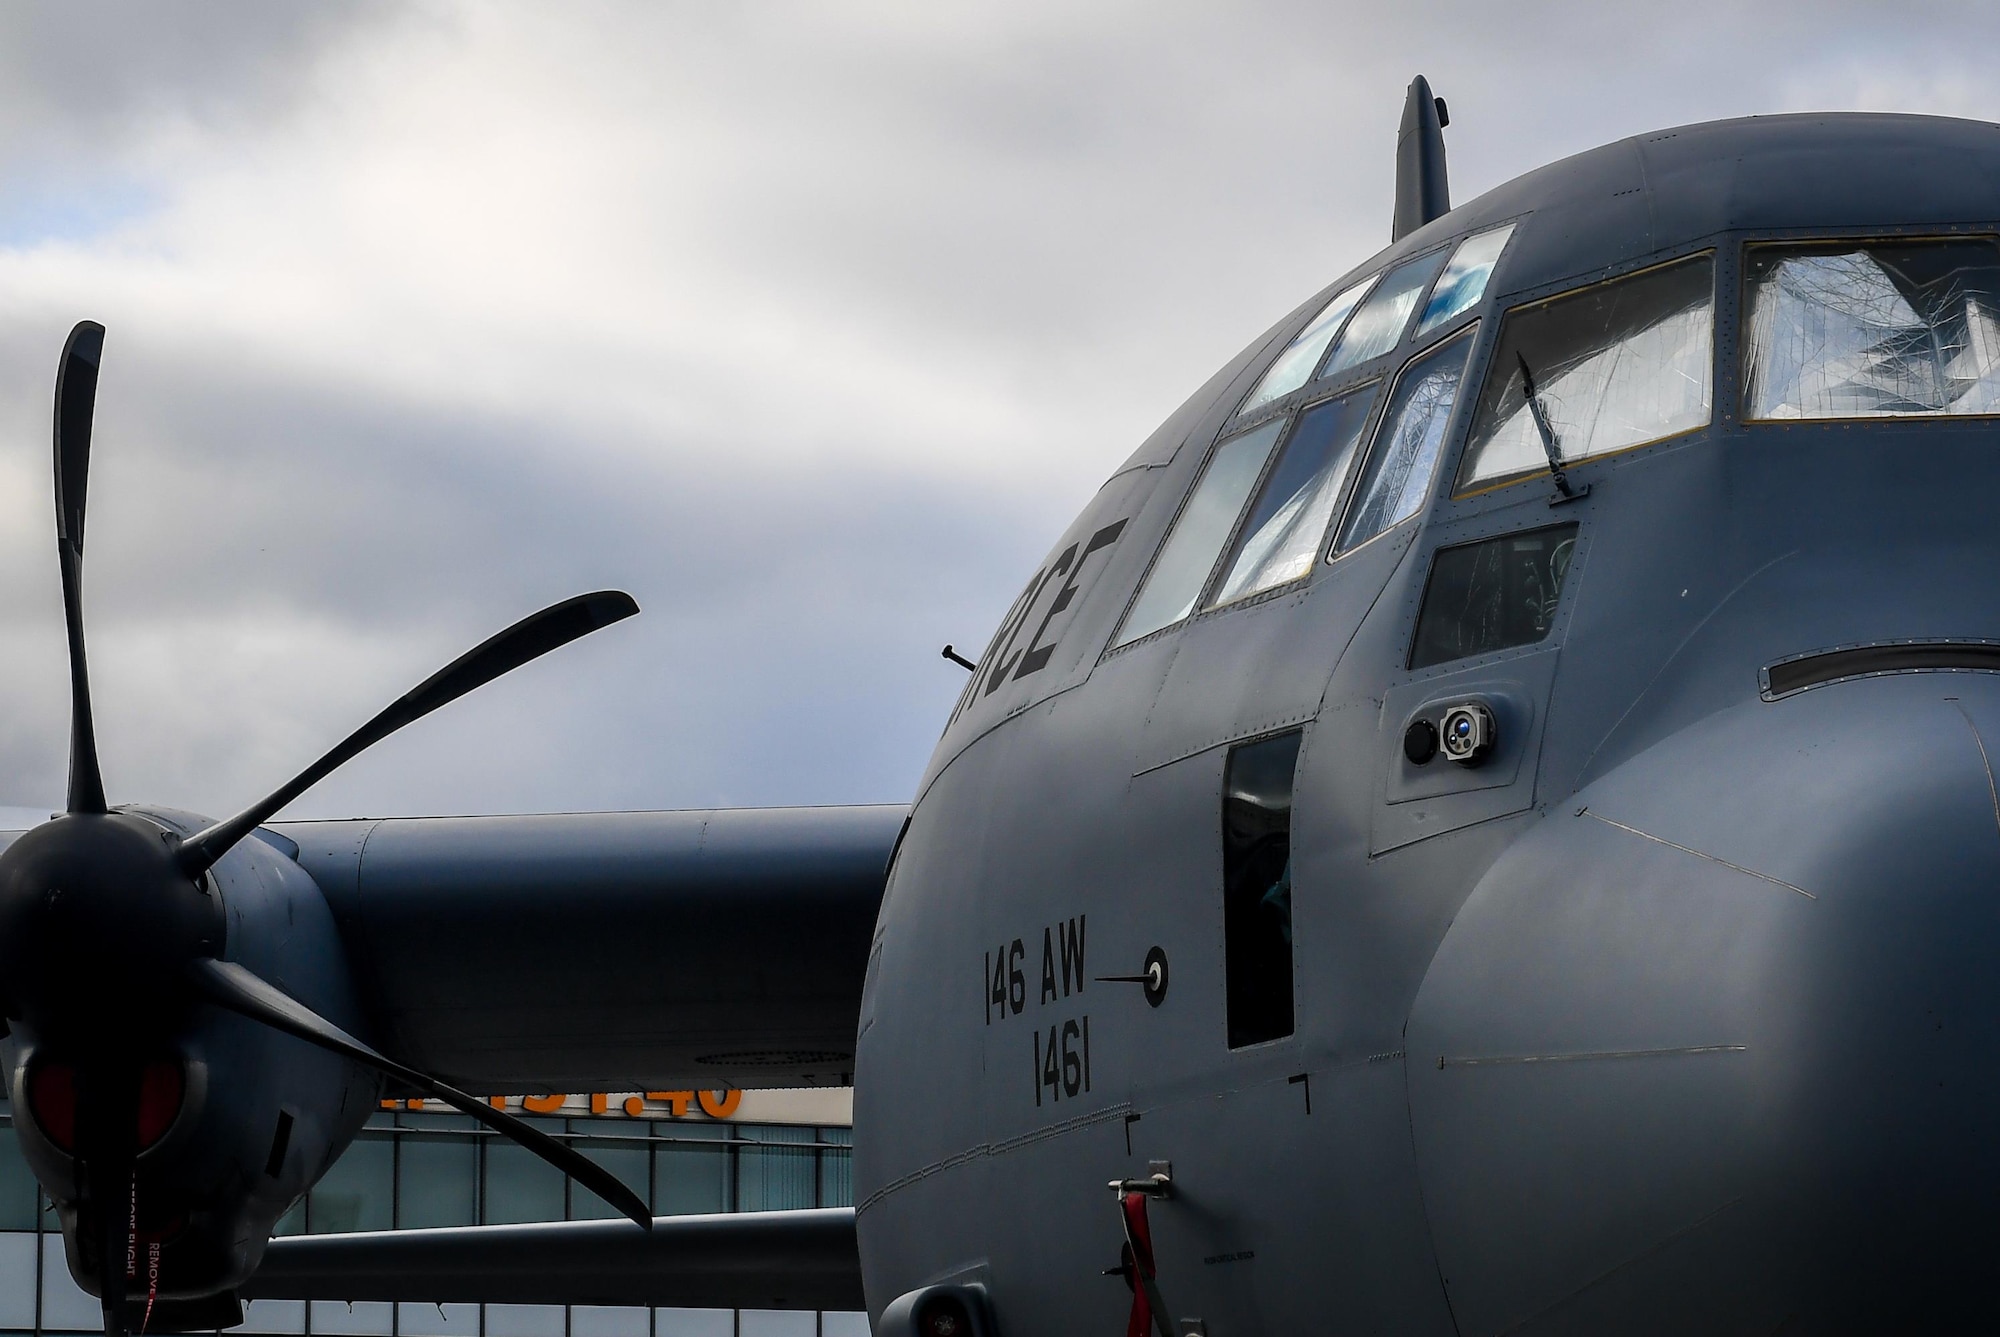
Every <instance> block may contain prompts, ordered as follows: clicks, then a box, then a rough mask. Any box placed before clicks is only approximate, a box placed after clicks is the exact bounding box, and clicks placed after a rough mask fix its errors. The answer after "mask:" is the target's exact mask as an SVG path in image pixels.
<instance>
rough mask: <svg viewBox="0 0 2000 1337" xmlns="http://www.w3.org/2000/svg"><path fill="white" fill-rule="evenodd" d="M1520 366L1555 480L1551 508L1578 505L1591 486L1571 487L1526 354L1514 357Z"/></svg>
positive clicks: (1525, 393) (1530, 412)
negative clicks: (1570, 502) (1567, 503)
mask: <svg viewBox="0 0 2000 1337" xmlns="http://www.w3.org/2000/svg"><path fill="white" fill-rule="evenodd" d="M1514 356H1515V357H1516V358H1518V359H1520V363H1521V397H1522V398H1523V399H1525V400H1526V401H1527V403H1528V416H1529V417H1531V418H1533V419H1534V420H1535V431H1536V433H1537V434H1539V435H1540V436H1541V438H1542V452H1543V453H1544V454H1546V455H1547V456H1548V457H1549V477H1550V478H1553V479H1554V480H1555V484H1556V492H1557V493H1558V495H1557V496H1553V497H1550V498H1549V505H1551V506H1560V505H1562V504H1563V503H1564V502H1566V501H1575V500H1577V499H1578V498H1580V497H1587V496H1589V495H1590V484H1588V483H1585V484H1584V485H1583V486H1582V487H1580V488H1574V487H1571V486H1570V483H1569V474H1568V473H1567V472H1565V471H1564V469H1563V453H1562V442H1561V441H1560V440H1559V439H1558V438H1557V437H1556V433H1555V429H1554V428H1552V427H1550V426H1549V415H1548V410H1547V409H1545V408H1543V407H1542V397H1541V396H1540V395H1538V394H1536V393H1535V373H1533V372H1532V371H1529V370H1528V357H1527V354H1525V353H1519V352H1517V353H1515V354H1514Z"/></svg>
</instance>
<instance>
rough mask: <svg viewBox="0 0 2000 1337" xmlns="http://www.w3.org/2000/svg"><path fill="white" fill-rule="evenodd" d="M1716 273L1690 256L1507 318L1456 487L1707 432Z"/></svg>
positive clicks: (1706, 259) (1703, 259)
mask: <svg viewBox="0 0 2000 1337" xmlns="http://www.w3.org/2000/svg"><path fill="white" fill-rule="evenodd" d="M1714 268H1715V266H1714V261H1713V258H1712V257H1711V256H1709V255H1707V254H1701V255H1695V256H1690V257H1689V258H1688V259H1685V260H1677V261H1674V262H1673V263H1671V264H1665V265H1659V266H1656V267H1654V268H1652V269H1646V270H1641V271H1640V272H1639V273H1636V274H1628V275H1626V276H1624V277H1623V278H1617V279H1612V280H1610V281H1609V282H1605V283H1598V284H1593V285H1591V286H1590V287H1588V288H1583V289H1580V290H1578V291H1576V292H1570V293H1564V294H1562V295H1561V296H1558V297H1552V298H1549V299H1547V300H1546V301H1541V302H1534V303H1530V304H1528V305H1526V306H1519V307H1516V308H1514V309H1513V310H1511V311H1509V312H1508V313H1507V319H1506V322H1505V323H1504V324H1503V325H1501V327H1500V342H1499V347H1498V348H1497V349H1495V351H1494V355H1493V363H1492V370H1491V371H1489V372H1488V373H1487V376H1486V385H1485V388H1484V390H1482V391H1481V393H1480V396H1479V411H1478V413H1476V414H1475V415H1474V417H1473V422H1472V434H1471V437H1470V439H1469V440H1468V442H1467V444H1466V448H1465V462H1464V463H1463V464H1462V465H1461V466H1460V468H1459V474H1458V491H1459V492H1460V493H1464V492H1467V491H1470V490H1473V489H1476V488H1481V487H1488V486H1492V485H1493V484H1496V483H1500V482H1506V481H1511V480H1514V479H1518V478H1527V477H1531V476H1533V475H1535V474H1542V473H1547V472H1548V471H1549V465H1550V461H1551V457H1553V458H1555V459H1559V460H1562V461H1564V462H1574V461H1577V460H1585V459H1589V458H1591V457H1592V456H1595V455H1608V454H1610V453H1611V452H1613V451H1619V450H1629V449H1631V448H1633V447H1634V446H1641V445H1645V444H1646V443H1647V442H1650V441H1659V440H1662V439H1664V438H1666V437H1669V436H1677V435H1679V434H1680V433H1682V432H1687V431H1692V430H1694V429H1696V428H1698V427H1705V426H1707V424H1708V421H1709V416H1710V410H1711V406H1712V400H1713V394H1712V387H1711V384H1710V382H1711V379H1712V377H1711V372H1710V363H1711V362H1712V361H1713V359H1714V346H1715V345H1714V342H1713V340H1714V324H1715V319H1714V298H1713V289H1714V278H1713V274H1714ZM1531 387H1532V390H1531ZM1537 411H1539V414H1540V421H1537ZM1545 431H1546V437H1545V435H1544V432H1545Z"/></svg>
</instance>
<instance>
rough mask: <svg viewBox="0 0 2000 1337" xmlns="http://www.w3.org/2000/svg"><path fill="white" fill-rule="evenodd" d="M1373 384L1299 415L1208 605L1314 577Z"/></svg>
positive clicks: (1351, 464) (1372, 396)
mask: <svg viewBox="0 0 2000 1337" xmlns="http://www.w3.org/2000/svg"><path fill="white" fill-rule="evenodd" d="M1377 384H1379V382H1375V383H1371V384H1370V385H1368V386H1367V387H1366V388H1365V389H1361V390H1356V391H1353V392H1352V393H1349V394H1345V395H1342V396H1341V397H1340V398H1339V399H1329V400H1327V401H1326V402H1325V403H1323V404H1315V405H1313V406H1312V407H1311V408H1309V409H1307V410H1306V411H1305V412H1304V413H1301V414H1300V415H1299V421H1298V426H1297V427H1295V428H1293V429H1292V434H1291V437H1290V438H1289V439H1288V440H1286V442H1285V448H1284V451H1283V452H1282V453H1281V454H1279V456H1278V462H1277V463H1276V464H1274V465H1272V466H1271V471H1270V473H1269V475H1267V476H1266V478H1265V479H1264V487H1263V490H1262V491H1260V492H1259V493H1258V494H1257V501H1256V503H1255V504H1254V505H1252V506H1251V508H1250V518H1249V519H1248V520H1246V521H1244V523H1243V530H1242V533H1241V534H1240V535H1239V536H1238V537H1237V540H1236V547H1235V550H1234V551H1232V552H1231V553H1230V555H1229V564H1228V566H1227V567H1226V568H1225V569H1226V570H1227V571H1228V574H1227V575H1226V576H1224V577H1223V579H1222V585H1221V587H1220V588H1219V589H1217V591H1216V592H1215V596H1214V598H1213V599H1211V600H1210V602H1211V603H1215V604H1225V603H1231V602H1233V601H1235V600H1237V599H1242V598H1246V597H1248V596H1249V595H1252V594H1255V593H1257V592H1258V591H1259V590H1267V589H1270V588H1272V587H1273V586H1275V585H1282V584H1284V583H1285V582H1286V581H1288V580H1297V579H1298V578H1299V577H1301V576H1303V575H1306V574H1308V573H1309V572H1311V570H1312V566H1313V561H1314V559H1315V558H1317V557H1318V556H1319V550H1320V547H1321V545H1322V544H1324V543H1325V542H1326V530H1327V525H1328V524H1329V523H1330V522H1331V521H1332V519H1333V508H1334V506H1335V504H1336V503H1338V502H1339V500H1340V492H1341V488H1342V487H1344V486H1345V485H1346V483H1347V475H1348V473H1349V471H1350V470H1352V468H1353V467H1354V449H1355V446H1356V445H1358V444H1359V443H1360V441H1361V429H1362V428H1363V427H1365V426H1367V424H1368V407H1369V405H1370V404H1372V403H1373V402H1374V400H1375V387H1376V385H1377Z"/></svg>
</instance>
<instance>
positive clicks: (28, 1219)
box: [0, 1123, 41, 1230]
mask: <svg viewBox="0 0 2000 1337" xmlns="http://www.w3.org/2000/svg"><path fill="white" fill-rule="evenodd" d="M40 1204H41V1197H40V1190H39V1189H38V1188H37V1187H36V1184H35V1176H34V1175H33V1174H31V1173H30V1172H29V1170H28V1163H27V1161H25V1160H23V1159H22V1158H21V1139H20V1136H19V1135H18V1134H16V1133H15V1131H14V1125H13V1124H11V1123H8V1124H0V1230H33V1229H34V1228H35V1212H36V1210H37V1208H38V1207H39V1206H40Z"/></svg>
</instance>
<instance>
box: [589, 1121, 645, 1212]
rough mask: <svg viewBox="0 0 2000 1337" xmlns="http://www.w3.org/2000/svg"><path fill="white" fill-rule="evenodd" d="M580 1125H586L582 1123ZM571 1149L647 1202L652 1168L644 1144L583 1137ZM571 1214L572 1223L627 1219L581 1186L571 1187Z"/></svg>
mask: <svg viewBox="0 0 2000 1337" xmlns="http://www.w3.org/2000/svg"><path fill="white" fill-rule="evenodd" d="M577 1122H578V1123H583V1122H584V1121H583V1120H581V1119H579V1120H577ZM570 1145H571V1146H572V1147H574V1148H575V1149H576V1150H578V1151H580V1152H582V1153H583V1154H584V1155H585V1156H587V1157H589V1158H590V1159H591V1160H593V1161H596V1162H597V1163H598V1164H599V1165H601V1166H603V1167H604V1168H605V1169H607V1170H609V1171H610V1172H611V1173H612V1175H613V1177H615V1178H616V1179H617V1180H618V1181H619V1182H620V1183H622V1184H624V1185H625V1187H627V1188H629V1189H631V1190H632V1191H633V1192H634V1193H636V1194H638V1195H639V1200H640V1201H641V1202H644V1201H647V1195H648V1186H649V1181H650V1180H651V1178H652V1175H651V1167H649V1166H648V1165H647V1163H646V1144H645V1143H644V1142H623V1141H618V1140H615V1139H612V1138H608V1137H581V1138H578V1139H576V1140H575V1141H574V1142H572V1143H570ZM569 1212H570V1219H571V1220H572V1221H604V1220H609V1219H611V1218H612V1217H622V1216H624V1215H625V1213H623V1212H621V1211H619V1210H618V1209H617V1208H616V1207H613V1206H612V1205H611V1204H610V1203H608V1202H606V1201H605V1200H604V1199H602V1198H600V1197H598V1196H597V1195H596V1194H595V1193H592V1192H591V1191H590V1190H589V1189H588V1188H585V1187H584V1186H583V1185H582V1184H571V1185H570V1186H569Z"/></svg>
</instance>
